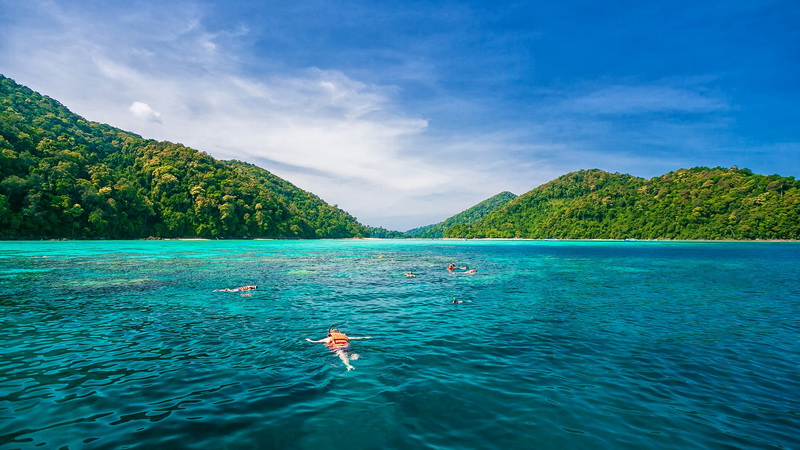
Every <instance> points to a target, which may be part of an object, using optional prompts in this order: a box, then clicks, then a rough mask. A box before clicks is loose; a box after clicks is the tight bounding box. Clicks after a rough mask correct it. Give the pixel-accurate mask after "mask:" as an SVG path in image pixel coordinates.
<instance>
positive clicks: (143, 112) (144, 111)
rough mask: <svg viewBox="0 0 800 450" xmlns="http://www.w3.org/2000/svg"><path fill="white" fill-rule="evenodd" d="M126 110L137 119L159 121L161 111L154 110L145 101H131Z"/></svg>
mask: <svg viewBox="0 0 800 450" xmlns="http://www.w3.org/2000/svg"><path fill="white" fill-rule="evenodd" d="M128 110H129V111H130V112H131V113H132V114H133V116H134V117H136V118H138V119H143V120H149V121H151V122H157V123H161V113H159V112H157V111H154V110H153V108H151V107H150V105H148V104H147V103H142V102H133V104H132V105H131V106H130V107H129V108H128Z"/></svg>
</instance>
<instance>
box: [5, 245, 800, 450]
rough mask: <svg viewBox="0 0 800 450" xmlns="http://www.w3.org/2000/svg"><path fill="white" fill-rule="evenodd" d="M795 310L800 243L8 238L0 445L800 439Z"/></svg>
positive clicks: (367, 445)
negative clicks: (247, 289)
mask: <svg viewBox="0 0 800 450" xmlns="http://www.w3.org/2000/svg"><path fill="white" fill-rule="evenodd" d="M450 262H455V263H456V264H458V265H459V266H463V265H468V266H470V267H474V268H476V269H478V273H477V274H474V275H470V274H466V273H462V271H461V270H458V271H456V272H454V273H450V272H448V271H447V270H445V267H446V266H447V264H448V263H450ZM408 271H413V272H414V273H415V274H416V275H417V276H416V277H415V278H409V277H406V276H405V275H404V273H405V272H408ZM248 284H255V285H258V287H259V288H258V290H256V291H254V292H252V295H251V296H242V295H241V294H240V293H236V292H215V289H221V288H233V287H237V286H241V285H248ZM453 300H456V301H462V302H464V303H457V304H453V303H452V302H453ZM799 313H800V244H798V243H764V242H762V243H721V242H717V243H697V242H695V243H688V242H519V241H514V242H511V241H477V242H472V241H372V240H367V241H364V240H361V241H359V240H345V241H123V242H3V243H0V325H2V326H0V344H2V348H0V358H1V359H0V447H2V448H4V449H5V448H70V449H77V448H193V449H212V448H229V449H236V448H247V449H273V448H274V449H293V448H298V449H323V448H347V449H389V448H392V449H418V448H436V449H462V448H470V449H504V450H508V449H574V448H586V449H597V448H608V449H620V448H621V449H641V448H649V449H659V448H661V449H684V448H800V371H799V370H798V366H799V365H800V341H799V340H798V336H800V321H798V318H800V315H799ZM332 325H337V326H338V327H339V328H340V329H341V330H342V331H343V332H345V333H347V334H350V335H353V336H367V335H368V336H372V339H371V340H359V341H353V348H352V351H353V352H354V353H357V354H358V355H360V357H359V358H358V359H356V360H353V361H352V364H353V365H354V366H355V370H353V371H349V372H348V371H347V370H346V368H345V366H344V365H343V364H342V362H341V361H340V360H339V359H338V358H337V357H336V356H335V355H333V354H331V353H330V351H328V350H327V348H326V347H325V346H324V345H323V344H314V343H309V342H306V341H305V338H307V337H308V338H311V339H321V338H323V337H325V335H326V332H327V330H328V328H329V327H330V326H332Z"/></svg>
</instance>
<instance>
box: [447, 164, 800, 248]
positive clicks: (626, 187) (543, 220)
mask: <svg viewBox="0 0 800 450" xmlns="http://www.w3.org/2000/svg"><path fill="white" fill-rule="evenodd" d="M445 235H446V237H451V238H462V237H466V238H484V237H486V238H531V239H547V238H560V239H626V238H632V239H711V240H716V239H800V182H798V181H797V180H795V179H794V177H780V176H778V175H769V176H767V175H757V174H754V173H752V172H751V171H750V170H747V169H737V168H730V169H724V168H720V167H716V168H713V169H710V168H707V167H697V168H693V169H681V170H677V171H674V172H670V173H667V174H665V175H662V176H659V177H655V178H652V179H650V180H646V179H643V178H637V177H633V176H630V175H622V174H618V173H615V174H612V173H608V172H604V171H602V170H596V169H595V170H583V171H579V172H573V173H570V174H567V175H564V176H561V177H559V178H557V179H555V180H553V181H551V182H549V183H547V184H544V185H542V186H539V187H538V188H536V189H534V190H532V191H529V192H527V193H525V194H523V195H521V196H519V197H517V198H516V199H514V200H512V201H511V202H509V203H507V204H506V205H504V206H502V207H500V208H498V209H497V210H495V211H494V212H492V213H491V214H489V215H487V216H486V217H484V218H483V219H481V220H479V221H478V222H476V223H474V224H472V225H454V226H452V227H449V228H448V229H447V230H446V233H445Z"/></svg>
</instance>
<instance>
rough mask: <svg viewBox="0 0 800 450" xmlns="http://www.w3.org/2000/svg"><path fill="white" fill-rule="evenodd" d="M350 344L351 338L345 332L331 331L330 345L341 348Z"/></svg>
mask: <svg viewBox="0 0 800 450" xmlns="http://www.w3.org/2000/svg"><path fill="white" fill-rule="evenodd" d="M348 345H350V339H348V338H347V335H346V334H344V333H331V340H330V341H329V342H328V347H330V348H339V347H347V346H348Z"/></svg>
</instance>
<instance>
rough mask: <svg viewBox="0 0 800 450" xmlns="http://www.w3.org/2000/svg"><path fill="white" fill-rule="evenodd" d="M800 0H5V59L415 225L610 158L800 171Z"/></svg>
mask: <svg viewBox="0 0 800 450" xmlns="http://www.w3.org/2000/svg"><path fill="white" fill-rule="evenodd" d="M798 23H800V2H798V1H797V0H784V1H770V0H759V1H752V0H744V1H740V0H726V1H717V0H707V1H702V2H698V1H696V0H691V1H681V0H676V1H659V0H653V1H647V2H643V1H641V0H636V1H621V0H606V1H602V2H598V1H577V0H562V1H502V0H490V1H462V0H443V1H436V2H431V1H416V0H411V1H400V2H383V1H372V0H364V1H361V0H337V1H332V0H309V1H305V0H294V1H291V2H286V1H273V0H258V1H255V0H254V1H243V0H226V1H210V0H173V1H169V2H164V1H161V0H158V1H156V0H126V1H119V0H25V1H20V0H0V73H2V74H3V75H5V76H7V77H9V78H12V79H14V80H15V81H16V82H18V83H20V84H22V85H25V86H28V87H29V88H31V89H33V90H34V91H36V92H39V93H41V94H43V95H47V96H50V97H52V98H54V99H56V100H58V101H59V102H61V103H62V104H63V105H64V106H66V107H67V108H69V109H70V110H71V111H73V112H74V113H76V114H79V115H81V116H83V117H85V118H86V119H88V120H93V121H97V122H102V123H107V124H110V125H112V126H115V127H118V128H121V129H123V130H127V131H131V132H134V133H137V134H139V135H141V136H143V137H145V138H150V139H157V140H166V141H170V142H176V143H181V144H184V145H186V146H189V147H192V148H195V149H197V150H200V151H203V152H206V153H208V154H210V155H211V156H213V157H215V158H218V159H238V160H242V161H247V162H250V163H253V164H255V165H257V166H259V167H262V168H264V169H267V170H269V171H270V172H272V173H274V174H275V175H278V176H280V177H282V178H284V179H286V180H288V181H290V182H292V183H293V184H295V185H296V186H298V187H300V188H302V189H305V190H307V191H310V192H313V193H314V194H316V195H318V196H320V197H321V198H322V199H323V200H325V201H326V202H328V203H330V204H335V205H337V206H339V207H340V208H342V209H344V210H345V211H347V212H349V213H350V214H352V215H354V216H355V217H356V218H357V219H358V220H359V221H360V222H361V223H364V224H366V225H371V226H381V227H385V228H388V229H392V230H400V231H405V230H408V229H410V228H414V227H419V226H423V225H428V224H433V223H436V222H440V221H442V220H444V219H446V218H448V217H450V216H452V215H454V214H456V213H458V212H461V211H463V210H465V209H467V208H469V207H471V206H473V205H475V204H477V203H479V202H481V201H482V200H485V199H487V198H489V197H491V196H493V195H496V194H498V193H500V192H502V191H510V192H513V193H515V194H517V195H519V194H523V193H525V192H527V191H529V190H531V189H534V188H536V187H537V186H539V185H541V184H543V183H546V182H548V181H550V180H552V179H554V178H557V177H558V176H560V175H564V174H566V173H569V172H572V171H575V170H581V169H594V168H597V169H602V170H606V171H609V172H619V173H627V174H631V175H635V176H639V177H644V178H651V177H655V176H659V175H662V174H664V173H667V172H670V171H673V170H677V169H680V168H690V167H696V166H707V167H716V166H722V167H729V166H738V167H739V168H749V169H751V170H752V171H754V172H756V173H762V174H778V175H782V176H794V177H800V27H798V26H797V24H798Z"/></svg>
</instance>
